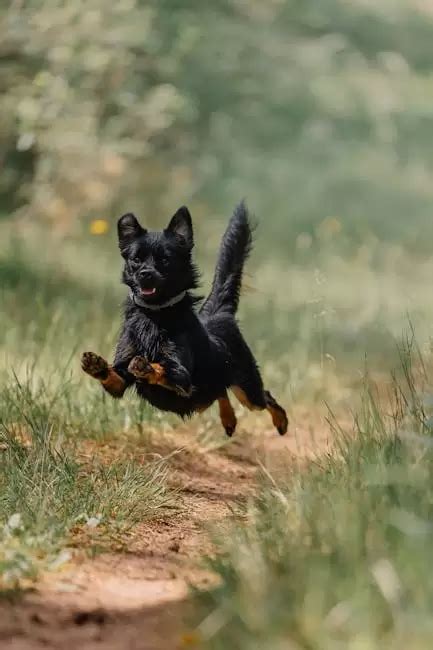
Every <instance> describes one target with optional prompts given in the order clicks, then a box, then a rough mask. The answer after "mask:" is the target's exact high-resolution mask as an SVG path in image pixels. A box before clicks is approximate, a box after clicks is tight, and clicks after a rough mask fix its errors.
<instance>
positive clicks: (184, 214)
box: [165, 205, 194, 248]
mask: <svg viewBox="0 0 433 650" xmlns="http://www.w3.org/2000/svg"><path fill="white" fill-rule="evenodd" d="M165 232H170V233H173V234H174V235H179V236H180V237H182V238H183V239H184V240H185V242H186V243H187V244H188V246H189V248H192V247H193V246H194V236H193V232H192V220H191V215H190V213H189V210H188V208H187V207H185V206H184V205H183V206H182V207H181V208H179V210H178V211H177V212H176V213H175V214H174V215H173V216H172V218H171V221H170V223H169V224H168V226H167V228H166V229H165Z"/></svg>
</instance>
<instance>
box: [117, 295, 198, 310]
mask: <svg viewBox="0 0 433 650" xmlns="http://www.w3.org/2000/svg"><path fill="white" fill-rule="evenodd" d="M185 296H186V291H182V292H181V293H178V294H177V296H174V297H173V298H170V300H167V301H166V302H162V303H161V304H159V305H156V304H155V305H153V304H150V303H148V302H146V301H145V300H142V299H141V298H140V297H139V296H136V295H135V293H134V292H133V291H130V292H129V297H130V298H131V300H132V302H133V303H134V305H137V307H143V308H144V309H150V310H151V311H159V310H160V309H166V307H173V305H177V303H178V302H180V301H181V300H183V299H184V298H185Z"/></svg>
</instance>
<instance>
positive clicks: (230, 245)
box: [201, 201, 253, 316]
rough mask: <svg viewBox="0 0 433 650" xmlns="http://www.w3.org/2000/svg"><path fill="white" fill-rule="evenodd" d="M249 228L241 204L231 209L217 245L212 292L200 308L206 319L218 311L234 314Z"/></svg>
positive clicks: (244, 209)
mask: <svg viewBox="0 0 433 650" xmlns="http://www.w3.org/2000/svg"><path fill="white" fill-rule="evenodd" d="M252 241H253V238H252V226H251V224H250V221H249V217H248V210H247V207H246V205H245V203H244V201H241V203H239V205H238V206H237V207H236V208H235V211H234V213H233V216H232V218H231V219H230V222H229V225H228V226H227V230H226V231H225V233H224V237H223V239H222V242H221V247H220V251H219V255H218V261H217V265H216V269H215V275H214V279H213V284H212V289H211V292H210V294H209V296H208V297H207V299H206V301H205V302H204V304H203V307H202V308H201V313H202V314H204V315H206V316H210V315H212V314H215V313H217V312H219V311H224V312H226V313H229V314H233V315H234V314H235V313H236V311H237V308H238V305H239V296H240V292H241V283H242V273H243V269H244V264H245V261H246V259H247V257H248V255H249V254H250V252H251V248H252Z"/></svg>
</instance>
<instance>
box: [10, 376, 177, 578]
mask: <svg viewBox="0 0 433 650" xmlns="http://www.w3.org/2000/svg"><path fill="white" fill-rule="evenodd" d="M39 391H40V392H39V393H38V392H37V393H35V394H33V393H32V390H31V388H30V387H29V385H28V384H21V383H20V382H19V381H18V380H17V379H16V380H15V384H10V385H9V388H8V390H6V391H5V392H3V393H2V395H1V397H0V449H1V453H0V588H2V587H4V588H8V587H10V586H13V585H15V584H20V582H21V581H22V579H23V578H34V577H36V576H37V575H38V572H39V571H40V569H41V568H43V569H46V568H50V567H56V566H57V565H58V562H59V558H62V557H63V558H64V557H65V555H64V552H63V554H62V549H64V548H65V547H67V546H70V545H71V544H72V543H73V540H74V538H75V537H76V536H79V538H80V539H81V541H82V542H83V541H86V542H87V543H88V544H87V545H88V546H89V547H91V546H92V545H93V546H95V545H101V543H103V544H104V545H105V546H107V544H109V542H110V539H111V538H112V537H116V535H119V534H123V533H125V532H126V531H127V530H128V529H130V528H131V527H132V526H133V525H135V524H137V523H138V522H143V521H145V520H146V519H149V518H151V517H153V516H155V515H156V514H158V513H160V512H163V511H164V512H167V511H168V509H172V508H173V507H175V506H176V495H175V493H174V492H173V490H171V489H169V488H168V486H167V468H166V465H165V463H164V461H162V460H160V461H152V462H148V463H144V464H142V463H139V462H137V461H134V460H126V459H122V458H117V459H115V460H111V461H110V462H108V461H105V460H104V455H103V454H99V455H93V456H90V457H89V456H88V455H84V454H82V453H80V447H79V441H77V444H74V443H73V441H72V440H71V439H70V437H68V435H67V430H68V425H69V423H68V421H67V420H66V419H65V420H62V419H61V417H60V413H61V409H60V410H57V411H56V410H54V404H53V402H52V400H51V399H50V396H48V397H47V396H45V397H44V385H41V386H40V388H39ZM96 529H97V530H96ZM59 554H60V555H59Z"/></svg>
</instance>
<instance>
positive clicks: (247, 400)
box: [231, 381, 289, 436]
mask: <svg viewBox="0 0 433 650" xmlns="http://www.w3.org/2000/svg"><path fill="white" fill-rule="evenodd" d="M260 384H261V382H260ZM260 384H256V385H254V384H252V383H251V381H249V382H245V383H244V382H242V386H240V385H239V386H231V389H232V391H233V392H234V394H235V395H236V397H237V398H238V400H239V401H240V403H241V404H243V406H246V407H247V408H248V409H250V411H263V410H265V409H266V410H267V411H268V412H269V413H270V415H271V418H272V422H273V424H274V427H275V428H276V429H277V431H278V433H279V434H280V435H281V436H283V435H284V434H285V433H286V432H287V427H288V425H289V420H288V418H287V414H286V411H285V410H284V409H283V407H282V406H280V405H279V404H278V402H277V401H276V400H275V398H274V397H273V396H272V395H271V393H270V392H269V391H268V390H263V388H262V386H261V385H260Z"/></svg>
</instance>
